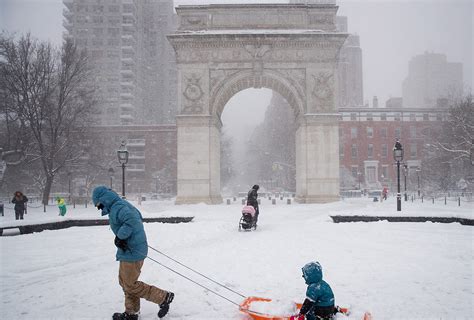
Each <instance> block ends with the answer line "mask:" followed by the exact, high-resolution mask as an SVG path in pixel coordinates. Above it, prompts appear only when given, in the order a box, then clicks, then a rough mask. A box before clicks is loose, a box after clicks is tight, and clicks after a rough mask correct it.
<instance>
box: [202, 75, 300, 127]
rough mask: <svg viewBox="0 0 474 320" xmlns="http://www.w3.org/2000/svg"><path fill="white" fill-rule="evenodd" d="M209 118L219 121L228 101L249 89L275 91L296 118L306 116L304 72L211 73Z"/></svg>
mask: <svg viewBox="0 0 474 320" xmlns="http://www.w3.org/2000/svg"><path fill="white" fill-rule="evenodd" d="M210 80H211V88H210V103H209V106H210V109H209V112H210V114H211V115H216V116H217V117H219V118H220V116H221V114H222V111H223V110H224V107H225V105H226V104H227V102H228V101H229V100H230V98H232V97H233V96H234V95H235V94H236V93H238V92H240V91H242V90H245V89H248V88H268V89H272V90H274V91H275V92H278V93H279V94H280V95H281V96H282V97H284V98H285V99H286V101H287V102H288V104H289V105H290V106H291V107H292V108H293V111H294V114H295V117H298V115H302V114H304V113H305V110H306V106H305V101H306V99H305V95H306V93H305V92H306V90H305V82H306V72H305V69H263V70H255V69H243V70H239V69H233V70H232V69H228V70H216V72H215V73H214V74H213V72H212V70H211V79H210Z"/></svg>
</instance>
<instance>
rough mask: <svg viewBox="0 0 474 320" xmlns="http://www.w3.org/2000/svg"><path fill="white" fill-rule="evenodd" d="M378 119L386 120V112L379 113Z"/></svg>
mask: <svg viewBox="0 0 474 320" xmlns="http://www.w3.org/2000/svg"><path fill="white" fill-rule="evenodd" d="M380 120H383V121H385V120H387V114H386V113H381V114H380Z"/></svg>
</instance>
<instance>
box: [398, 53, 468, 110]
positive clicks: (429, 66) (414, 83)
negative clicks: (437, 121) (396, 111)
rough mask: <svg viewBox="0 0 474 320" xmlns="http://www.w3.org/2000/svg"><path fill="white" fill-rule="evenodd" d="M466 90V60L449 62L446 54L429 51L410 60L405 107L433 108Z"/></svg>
mask: <svg viewBox="0 0 474 320" xmlns="http://www.w3.org/2000/svg"><path fill="white" fill-rule="evenodd" d="M462 92H463V73H462V63H454V62H448V61H447V59H446V55H444V54H438V53H428V52H425V53H424V54H422V55H418V56H415V57H413V58H412V59H411V60H410V63H409V65H408V76H407V78H406V79H405V80H404V81H403V85H402V94H403V106H404V107H417V108H420V107H421V108H433V107H436V106H437V105H438V101H439V100H443V99H446V98H449V97H450V96H458V95H459V96H460V95H461V94H462Z"/></svg>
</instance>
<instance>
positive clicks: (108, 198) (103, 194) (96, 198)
mask: <svg viewBox="0 0 474 320" xmlns="http://www.w3.org/2000/svg"><path fill="white" fill-rule="evenodd" d="M120 199H121V198H120V196H119V195H118V194H117V193H115V191H113V190H112V189H110V188H107V187H105V186H99V187H96V188H95V189H94V191H93V192H92V202H93V203H94V207H96V206H97V204H98V203H101V204H102V205H103V206H104V208H103V209H102V215H103V216H105V215H107V214H109V212H110V208H111V207H112V205H113V204H114V203H115V202H116V201H118V200H120Z"/></svg>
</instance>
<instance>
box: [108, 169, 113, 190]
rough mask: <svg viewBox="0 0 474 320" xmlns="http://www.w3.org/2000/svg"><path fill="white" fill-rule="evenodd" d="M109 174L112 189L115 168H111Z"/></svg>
mask: <svg viewBox="0 0 474 320" xmlns="http://www.w3.org/2000/svg"><path fill="white" fill-rule="evenodd" d="M109 176H110V189H113V181H114V168H109Z"/></svg>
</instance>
